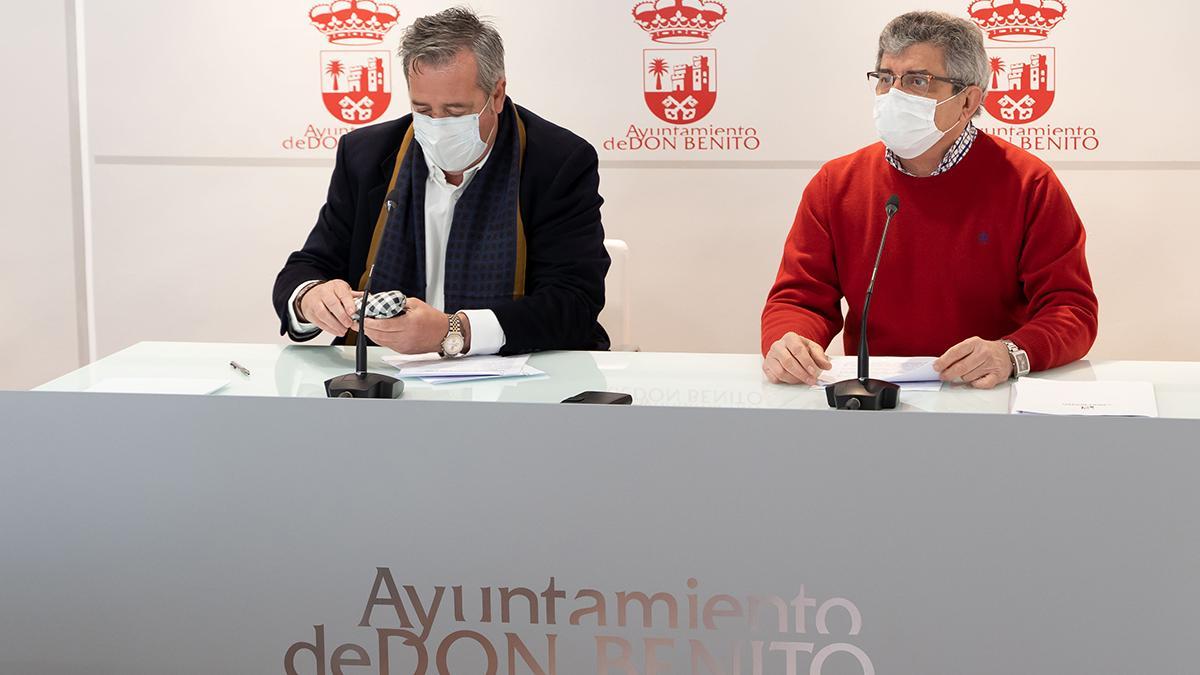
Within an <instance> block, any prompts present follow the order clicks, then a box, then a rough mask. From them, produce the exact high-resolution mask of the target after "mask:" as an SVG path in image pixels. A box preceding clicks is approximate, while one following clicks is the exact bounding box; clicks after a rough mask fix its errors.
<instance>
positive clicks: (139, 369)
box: [37, 342, 1200, 418]
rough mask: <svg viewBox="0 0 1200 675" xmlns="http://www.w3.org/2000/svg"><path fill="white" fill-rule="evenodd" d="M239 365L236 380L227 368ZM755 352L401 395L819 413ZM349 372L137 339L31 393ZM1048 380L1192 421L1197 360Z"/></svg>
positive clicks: (280, 357)
mask: <svg viewBox="0 0 1200 675" xmlns="http://www.w3.org/2000/svg"><path fill="white" fill-rule="evenodd" d="M385 353H387V352H385V350H382V349H378V348H372V349H371V350H370V362H371V369H372V370H374V371H377V372H381V373H388V374H392V375H395V374H397V371H396V369H395V368H392V367H391V366H389V365H387V364H385V363H383V361H382V360H381V358H382V356H383V355H384V354H385ZM231 360H232V361H237V362H238V363H239V364H241V365H243V366H245V367H246V368H247V369H248V370H249V371H250V375H249V376H248V377H247V376H244V375H242V374H240V373H238V372H237V371H235V370H233V369H232V368H231V367H230V366H229V362H230V361H231ZM761 363H762V359H761V357H759V356H758V355H757V354H681V353H651V352H547V353H543V354H535V355H534V356H533V357H531V359H530V365H532V366H535V367H536V368H539V369H541V370H543V371H545V372H546V375H545V376H540V377H534V378H517V379H505V380H491V381H483V382H473V383H472V382H466V383H458V384H427V383H424V382H421V381H419V380H405V389H404V395H403V398H405V399H416V400H459V401H510V402H521V403H557V402H559V401H561V400H563V399H564V398H567V397H569V396H573V395H575V394H578V393H580V392H582V391H614V392H622V393H628V394H632V395H633V400H634V404H635V405H646V406H683V407H718V408H786V409H825V408H826V407H827V405H826V402H825V394H824V392H823V391H820V390H816V389H812V388H809V387H803V386H786V385H774V384H770V383H768V382H767V381H766V379H765V378H764V377H763V375H762V371H761V370H760V364H761ZM353 370H354V352H353V349H351V348H344V347H327V346H312V345H289V346H285V345H271V344H217V343H178V342H143V343H140V344H137V345H134V346H132V347H129V348H128V349H125V350H123V351H121V352H118V353H116V354H113V355H111V356H109V357H107V358H104V359H101V360H99V361H96V362H95V363H92V364H91V365H88V366H86V367H84V368H81V369H79V370H77V371H75V372H73V373H70V374H68V375H65V376H63V377H61V378H58V379H56V380H54V381H52V382H49V383H47V384H44V385H42V386H41V387H38V388H37V390H38V391H83V390H85V389H87V388H89V387H91V386H92V385H94V384H96V383H98V382H100V381H102V380H105V379H109V378H125V377H171V378H198V379H211V378H217V379H222V380H228V381H229V385H228V386H227V387H225V388H224V389H222V390H221V391H220V392H218V394H219V395H224V396H305V397H323V396H324V395H325V389H324V382H325V380H327V379H329V378H331V377H334V376H337V375H342V374H345V373H348V372H351V371H353ZM1038 376H1039V377H1044V378H1049V379H1056V380H1122V381H1148V382H1153V383H1154V385H1155V393H1156V396H1157V398H1158V405H1159V412H1160V414H1161V415H1162V416H1163V417H1178V418H1200V363H1180V362H1147V361H1097V362H1089V361H1080V362H1078V363H1075V364H1072V365H1069V366H1066V367H1064V368H1059V369H1057V370H1053V371H1049V372H1046V373H1040V374H1038ZM1009 393H1010V388H1009V386H1008V385H1002V386H1000V387H997V388H996V389H994V390H992V391H976V390H974V389H971V388H969V387H966V386H962V385H957V386H951V385H946V386H944V387H943V388H942V390H941V391H939V392H903V393H902V394H901V397H900V400H901V410H905V411H927V412H969V413H1007V412H1008V408H1009V405H1008V403H1009Z"/></svg>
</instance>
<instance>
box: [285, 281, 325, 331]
mask: <svg viewBox="0 0 1200 675" xmlns="http://www.w3.org/2000/svg"><path fill="white" fill-rule="evenodd" d="M319 283H321V282H320V280H318V279H313V280H312V281H306V282H304V283H302V284H300V285H299V286H297V287H296V290H294V291H292V295H291V297H289V298H288V304H287V311H288V324H289V326H290V327H291V329H292V333H294V334H296V335H308V334H309V333H315V332H317V331H319V330H321V329H320V328H317V324H315V323H303V322H301V321H300V319H299V318H298V317H297V316H296V298H298V297H300V293H302V292H303V291H304V289H306V288H308V287H309V286H311V285H313V284H319Z"/></svg>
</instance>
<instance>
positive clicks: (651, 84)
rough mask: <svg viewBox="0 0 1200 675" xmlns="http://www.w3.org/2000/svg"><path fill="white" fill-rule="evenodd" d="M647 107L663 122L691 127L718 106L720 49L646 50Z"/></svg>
mask: <svg viewBox="0 0 1200 675" xmlns="http://www.w3.org/2000/svg"><path fill="white" fill-rule="evenodd" d="M645 62H646V73H645V92H646V105H647V106H649V107H650V111H651V112H653V113H654V114H655V115H656V116H657V117H658V118H659V119H660V120H662V121H664V122H669V123H671V124H691V123H692V122H696V121H698V120H701V119H704V117H705V116H706V115H708V113H710V112H712V109H713V106H715V105H716V104H717V50H715V49H647V50H646V51H645Z"/></svg>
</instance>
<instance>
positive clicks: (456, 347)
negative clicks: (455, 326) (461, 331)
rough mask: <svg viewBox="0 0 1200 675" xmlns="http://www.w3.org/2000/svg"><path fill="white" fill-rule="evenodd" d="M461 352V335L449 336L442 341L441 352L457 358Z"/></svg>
mask: <svg viewBox="0 0 1200 675" xmlns="http://www.w3.org/2000/svg"><path fill="white" fill-rule="evenodd" d="M462 350H463V338H462V336H461V335H455V334H453V333H452V334H450V335H447V336H446V339H445V340H443V341H442V351H444V352H446V353H447V354H448V355H450V356H458V355H459V354H461V353H462Z"/></svg>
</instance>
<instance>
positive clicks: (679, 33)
mask: <svg viewBox="0 0 1200 675" xmlns="http://www.w3.org/2000/svg"><path fill="white" fill-rule="evenodd" d="M726 14H728V10H726V9H725V5H723V4H721V3H720V2H715V1H714V0H646V1H645V2H639V3H638V4H637V5H635V6H634V8H633V18H634V20H635V21H637V24H638V25H639V26H641V27H642V30H644V31H646V32H647V33H649V34H650V39H652V40H654V41H655V42H668V43H676V44H679V43H687V42H704V41H706V40H708V38H709V37H711V36H712V32H713V31H714V30H716V29H717V26H720V25H721V24H723V23H725V16H726Z"/></svg>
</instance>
